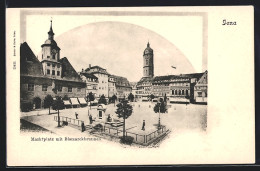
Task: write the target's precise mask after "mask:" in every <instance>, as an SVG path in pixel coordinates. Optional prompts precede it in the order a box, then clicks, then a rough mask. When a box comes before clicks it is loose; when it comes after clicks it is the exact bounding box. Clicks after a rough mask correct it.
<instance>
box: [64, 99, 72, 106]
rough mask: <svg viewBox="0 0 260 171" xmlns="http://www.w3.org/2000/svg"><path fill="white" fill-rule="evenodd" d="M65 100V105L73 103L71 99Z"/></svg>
mask: <svg viewBox="0 0 260 171" xmlns="http://www.w3.org/2000/svg"><path fill="white" fill-rule="evenodd" d="M63 102H64V105H71V103H70V101H69V100H63Z"/></svg>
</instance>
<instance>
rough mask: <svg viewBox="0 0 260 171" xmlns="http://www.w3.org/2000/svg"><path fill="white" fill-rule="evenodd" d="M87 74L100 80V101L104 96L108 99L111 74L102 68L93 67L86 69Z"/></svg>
mask: <svg viewBox="0 0 260 171" xmlns="http://www.w3.org/2000/svg"><path fill="white" fill-rule="evenodd" d="M85 72H86V73H87V74H91V75H94V76H95V77H97V79H98V84H97V91H96V96H95V97H96V98H97V99H99V98H100V97H101V96H102V95H104V96H105V97H106V98H107V99H108V77H109V75H110V74H109V73H108V72H107V71H106V69H104V68H101V67H100V66H91V65H89V67H88V68H87V69H85Z"/></svg>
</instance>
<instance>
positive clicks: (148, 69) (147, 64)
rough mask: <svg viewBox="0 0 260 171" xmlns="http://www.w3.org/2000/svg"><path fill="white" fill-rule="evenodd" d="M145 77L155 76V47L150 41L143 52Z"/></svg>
mask: <svg viewBox="0 0 260 171" xmlns="http://www.w3.org/2000/svg"><path fill="white" fill-rule="evenodd" d="M143 60H144V61H143V77H150V78H152V77H153V76H154V66H153V49H152V48H151V47H150V43H149V42H148V43H147V47H146V48H145V50H144V54H143Z"/></svg>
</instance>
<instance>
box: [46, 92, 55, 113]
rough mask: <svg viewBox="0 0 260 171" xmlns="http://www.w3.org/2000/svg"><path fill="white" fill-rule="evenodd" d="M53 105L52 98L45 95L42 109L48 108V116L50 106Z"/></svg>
mask: <svg viewBox="0 0 260 171" xmlns="http://www.w3.org/2000/svg"><path fill="white" fill-rule="evenodd" d="M52 104H53V98H52V97H51V95H49V94H48V95H47V96H46V97H45V99H44V107H47V108H49V115H50V114H51V106H52Z"/></svg>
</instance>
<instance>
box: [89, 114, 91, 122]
mask: <svg viewBox="0 0 260 171" xmlns="http://www.w3.org/2000/svg"><path fill="white" fill-rule="evenodd" d="M89 123H90V124H92V115H91V114H90V115H89Z"/></svg>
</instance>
